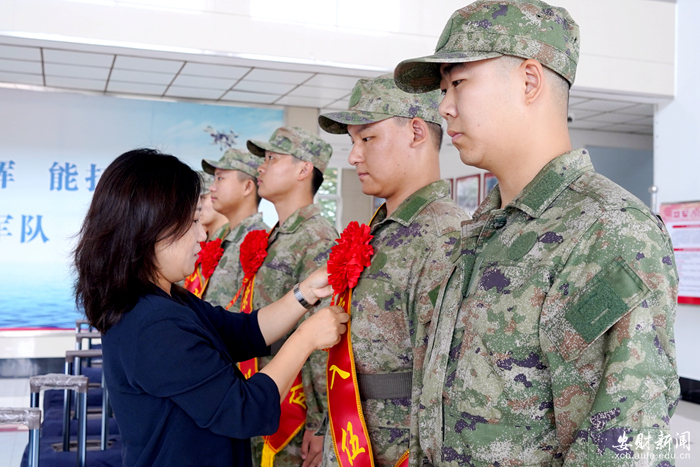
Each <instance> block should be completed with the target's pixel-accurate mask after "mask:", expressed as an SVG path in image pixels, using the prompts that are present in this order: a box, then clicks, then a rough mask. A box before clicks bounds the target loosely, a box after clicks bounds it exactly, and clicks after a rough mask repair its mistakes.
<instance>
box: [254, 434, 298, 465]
mask: <svg viewBox="0 0 700 467" xmlns="http://www.w3.org/2000/svg"><path fill="white" fill-rule="evenodd" d="M304 431H305V430H304V429H303V428H302V429H301V431H299V433H297V434H296V436H295V437H294V438H292V440H291V441H290V442H289V444H288V445H286V446H285V447H284V449H282V450H281V451H280V452H278V453H277V455H276V456H275V463H274V467H299V466H300V465H301V464H303V463H304V459H302V458H301V442H302V440H303V439H304ZM264 445H265V440H263V438H262V437H261V436H256V437H255V438H252V439H251V440H250V446H251V448H252V450H253V467H260V463H261V461H262V451H263V446H264Z"/></svg>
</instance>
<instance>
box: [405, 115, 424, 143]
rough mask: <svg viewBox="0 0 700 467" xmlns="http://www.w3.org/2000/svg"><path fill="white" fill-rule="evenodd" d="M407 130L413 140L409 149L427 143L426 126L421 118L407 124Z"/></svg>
mask: <svg viewBox="0 0 700 467" xmlns="http://www.w3.org/2000/svg"><path fill="white" fill-rule="evenodd" d="M408 126H409V128H410V129H411V131H412V132H413V140H412V141H411V147H412V148H417V147H419V146H421V145H423V144H426V143H427V142H428V138H429V135H428V124H427V123H425V120H423V119H422V118H418V117H416V118H413V119H411V121H410V123H409V125H408Z"/></svg>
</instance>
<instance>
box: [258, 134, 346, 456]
mask: <svg viewBox="0 0 700 467" xmlns="http://www.w3.org/2000/svg"><path fill="white" fill-rule="evenodd" d="M248 150H249V151H250V152H251V153H253V154H254V155H256V156H259V157H264V162H263V163H262V164H261V165H260V167H259V169H258V170H259V175H258V190H259V193H260V196H262V197H263V198H265V199H266V200H268V201H270V202H271V203H273V204H274V205H275V210H276V211H277V215H278V216H279V222H278V224H277V225H276V226H275V227H274V228H273V229H272V231H271V232H270V236H269V238H268V247H267V257H266V258H265V261H264V263H263V264H262V266H261V267H260V269H259V270H258V272H257V274H256V276H255V286H254V289H253V290H254V292H253V308H254V309H258V308H260V307H262V306H265V305H267V304H268V303H273V302H274V301H276V300H278V299H279V298H280V297H282V296H283V295H284V294H285V293H286V291H289V290H290V289H292V287H293V286H294V285H295V284H297V283H299V282H300V281H301V280H302V279H304V278H305V277H307V276H308V275H309V274H311V273H312V272H313V271H315V270H316V269H318V268H319V267H320V266H323V265H324V264H325V263H326V261H327V260H328V255H329V254H330V250H331V247H332V246H333V245H335V239H336V238H338V232H337V231H336V230H335V227H333V225H332V224H331V223H330V222H329V221H328V220H326V219H325V218H324V217H322V216H321V207H320V205H318V204H314V203H313V198H314V195H315V194H316V192H317V191H318V189H319V188H320V186H321V184H322V183H323V173H324V171H325V170H326V166H327V165H328V161H329V160H330V158H331V154H332V148H331V146H330V145H329V144H328V143H326V142H325V141H323V140H322V139H321V138H319V137H318V136H316V135H314V134H312V133H310V132H308V131H306V130H303V129H301V128H296V127H281V128H278V129H277V130H275V132H274V133H273V134H272V136H271V137H270V141H269V142H262V141H248ZM329 302H330V300H326V301H323V302H321V303H322V305H323V306H326V305H327V304H328V303H329ZM274 353H275V346H274V345H273V354H274ZM326 359H327V354H326V353H325V352H323V351H317V352H314V353H313V354H312V355H311V357H309V361H308V362H307V363H306V364H305V365H304V367H303V369H302V379H303V398H302V399H305V401H304V402H305V405H306V423H305V427H304V428H303V429H301V431H300V432H299V433H298V434H297V435H296V436H295V437H294V439H292V440H291V441H290V442H289V444H287V445H286V447H284V449H283V450H282V451H280V452H279V453H278V454H277V455H276V456H275V457H274V466H275V467H298V466H301V465H303V467H316V466H318V465H319V464H320V462H321V458H322V449H323V434H324V433H323V431H322V428H323V427H322V423H323V419H324V417H325V412H326V410H325V407H326V390H325V387H326V379H325V374H326ZM269 360H270V358H260V359H258V365H259V367H261V368H262V367H263V366H264V365H265V364H266V363H267V362H268V361H269ZM293 389H294V388H293ZM302 399H299V398H296V400H302ZM281 423H284V421H282V422H281ZM253 450H254V455H255V459H256V460H257V462H261V459H262V457H263V452H262V451H263V445H262V442H261V441H260V439H259V438H258V442H256V441H255V440H253Z"/></svg>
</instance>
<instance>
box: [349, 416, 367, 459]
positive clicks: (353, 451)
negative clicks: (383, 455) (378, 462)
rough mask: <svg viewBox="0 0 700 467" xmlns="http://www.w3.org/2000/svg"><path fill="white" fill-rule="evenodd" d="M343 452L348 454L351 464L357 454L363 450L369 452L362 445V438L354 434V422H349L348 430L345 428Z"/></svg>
mask: <svg viewBox="0 0 700 467" xmlns="http://www.w3.org/2000/svg"><path fill="white" fill-rule="evenodd" d="M343 452H344V453H345V454H347V456H348V461H349V462H350V465H352V464H353V461H354V460H355V458H356V457H357V456H359V455H360V454H362V453H363V452H367V451H365V448H361V447H360V438H358V437H357V435H355V434H353V432H352V423H350V422H348V429H347V431H345V430H343Z"/></svg>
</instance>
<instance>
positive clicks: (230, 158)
mask: <svg viewBox="0 0 700 467" xmlns="http://www.w3.org/2000/svg"><path fill="white" fill-rule="evenodd" d="M202 167H203V168H204V170H205V172H206V173H207V174H213V173H214V172H215V171H216V169H224V170H238V171H241V172H243V173H245V174H248V175H250V176H252V177H253V178H257V175H258V167H260V158H258V157H255V156H253V155H251V154H248V153H245V152H242V151H239V150H237V149H229V150H227V151H226V152H225V153H224V155H223V156H222V157H221V159H219V160H218V161H212V160H207V159H204V160H202ZM212 183H213V179H212V181H211V182H210V183H209V185H208V186H211V184H212ZM208 186H207V190H208ZM223 229H227V230H228V229H229V224H226V225H225V226H224V227H222V229H219V230H218V231H217V232H216V233H215V234H214V235H213V236H212V237H211V238H212V239H214V238H219V237H220V236H221V235H222V234H223V233H224V232H223ZM269 229H270V228H269V227H268V226H267V224H265V223H264V222H263V220H262V214H261V213H259V212H258V213H255V214H253V215H252V216H248V217H247V218H245V219H243V220H242V221H241V223H240V224H238V225H237V226H234V227H233V228H232V229H230V230H229V231H228V234H226V236H225V238H223V241H222V243H221V247H222V248H223V249H224V254H223V255H222V256H221V259H220V260H219V264H218V265H217V266H216V269H215V270H214V273H213V274H212V275H211V277H210V278H209V284H208V285H207V288H206V290H205V291H204V295H203V296H202V299H203V300H206V301H208V302H209V303H211V304H212V305H214V306H223V307H225V306H226V305H228V304H229V302H230V301H231V299H232V298H233V297H234V296H235V295H236V292H238V289H239V288H240V287H241V284H242V282H243V269H242V268H241V261H240V259H239V255H240V250H241V243H243V239H244V238H245V236H246V234H247V233H248V232H250V231H251V230H265V231H268V230H269ZM239 308H240V301H239V302H238V304H237V305H233V306H232V307H231V311H239Z"/></svg>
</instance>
